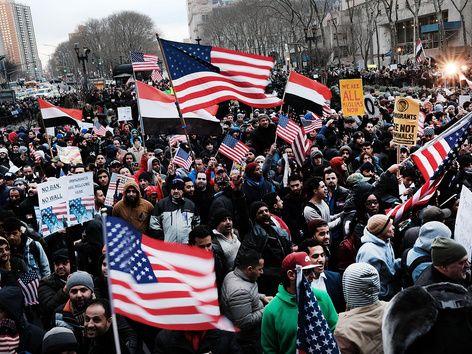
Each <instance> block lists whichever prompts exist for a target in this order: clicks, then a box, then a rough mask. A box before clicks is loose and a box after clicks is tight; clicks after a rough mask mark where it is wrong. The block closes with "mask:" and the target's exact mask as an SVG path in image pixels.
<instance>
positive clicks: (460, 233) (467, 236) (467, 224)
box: [454, 186, 472, 257]
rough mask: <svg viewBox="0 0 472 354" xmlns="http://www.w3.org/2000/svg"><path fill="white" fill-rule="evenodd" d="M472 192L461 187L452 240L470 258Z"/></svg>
mask: <svg viewBox="0 0 472 354" xmlns="http://www.w3.org/2000/svg"><path fill="white" fill-rule="evenodd" d="M471 228H472V192H471V191H470V190H469V188H467V187H466V186H462V191H461V196H460V203H459V209H458V210H457V217H456V227H455V228H454V239H455V240H456V241H457V242H459V243H460V244H461V245H462V246H464V247H465V249H466V250H467V254H468V255H469V257H470V254H471V251H472V234H471V233H470V230H471Z"/></svg>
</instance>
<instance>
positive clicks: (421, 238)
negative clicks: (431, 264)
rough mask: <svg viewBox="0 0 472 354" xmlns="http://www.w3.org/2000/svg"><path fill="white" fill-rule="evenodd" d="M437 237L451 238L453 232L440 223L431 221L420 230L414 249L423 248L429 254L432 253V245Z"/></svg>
mask: <svg viewBox="0 0 472 354" xmlns="http://www.w3.org/2000/svg"><path fill="white" fill-rule="evenodd" d="M436 237H445V238H451V230H450V229H449V228H448V227H447V226H446V225H444V224H443V223H442V222H439V221H430V222H427V223H425V224H424V225H423V226H421V228H420V232H419V235H418V238H417V239H416V241H415V244H414V246H413V247H414V248H421V249H422V250H425V251H427V252H430V251H431V243H432V242H433V240H434V239H435V238H436Z"/></svg>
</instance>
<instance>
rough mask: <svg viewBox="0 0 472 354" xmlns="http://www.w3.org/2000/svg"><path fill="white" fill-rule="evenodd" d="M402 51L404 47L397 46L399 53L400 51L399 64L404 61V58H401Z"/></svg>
mask: <svg viewBox="0 0 472 354" xmlns="http://www.w3.org/2000/svg"><path fill="white" fill-rule="evenodd" d="M402 51H403V48H402V47H398V48H397V53H398V64H401V63H402V58H401V55H402Z"/></svg>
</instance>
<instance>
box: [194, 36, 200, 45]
mask: <svg viewBox="0 0 472 354" xmlns="http://www.w3.org/2000/svg"><path fill="white" fill-rule="evenodd" d="M201 41H202V39H201V38H200V37H197V38H195V42H197V44H198V45H200V42H201Z"/></svg>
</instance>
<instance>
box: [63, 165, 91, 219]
mask: <svg viewBox="0 0 472 354" xmlns="http://www.w3.org/2000/svg"><path fill="white" fill-rule="evenodd" d="M67 179H68V183H67V184H68V186H67V199H68V203H67V205H68V210H67V211H68V224H67V226H72V225H77V224H82V223H84V222H86V221H90V220H92V219H93V215H94V210H95V196H94V191H93V174H92V172H87V173H80V174H77V175H72V176H68V177H67Z"/></svg>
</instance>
